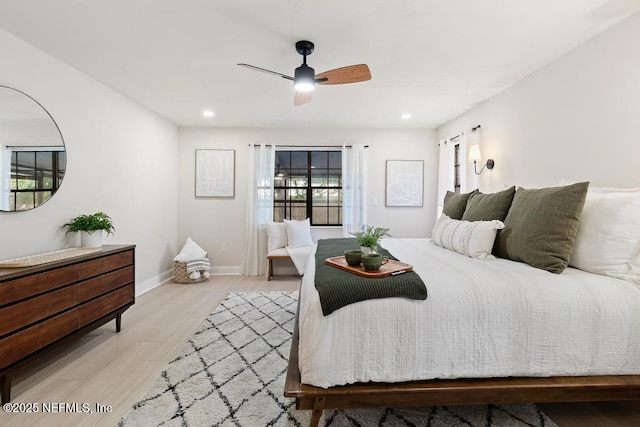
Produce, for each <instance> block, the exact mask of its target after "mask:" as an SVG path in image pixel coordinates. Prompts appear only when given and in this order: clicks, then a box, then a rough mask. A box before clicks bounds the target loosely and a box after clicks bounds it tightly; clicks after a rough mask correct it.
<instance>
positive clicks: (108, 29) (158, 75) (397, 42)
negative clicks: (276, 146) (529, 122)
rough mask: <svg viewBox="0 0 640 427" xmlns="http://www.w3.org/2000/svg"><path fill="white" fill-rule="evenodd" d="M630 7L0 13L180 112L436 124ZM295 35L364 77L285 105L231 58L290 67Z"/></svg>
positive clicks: (258, 0) (160, 109)
mask: <svg viewBox="0 0 640 427" xmlns="http://www.w3.org/2000/svg"><path fill="white" fill-rule="evenodd" d="M638 10H640V1H638V0H446V1H445V0H439V1H436V0H404V1H401V0H395V1H393V0H323V1H320V0H315V1H311V0H268V1H267V0H244V1H239V0H90V1H88V0H55V1H50V0H0V27H1V28H3V29H5V30H7V31H9V32H10V33H13V34H14V35H16V36H18V37H20V38H21V39H23V40H25V41H27V42H28V43H31V44H32V45H34V46H36V47H38V48H40V49H41V50H43V51H45V52H47V53H49V54H50V55H52V56H54V57H56V58H58V59H60V60H61V61H63V62H65V63H67V64H69V65H71V66H73V67H74V68H76V69H78V70H80V71H81V72H83V73H85V74H87V75H89V76H91V77H93V78H95V79H96V80H98V81H100V82H102V83H104V84H106V85H107V86H110V87H111V88H113V89H115V90H116V91H118V92H120V93H122V94H124V95H125V96H127V97H129V98H131V99H133V100H135V101H137V102H138V103H140V104H142V105H144V106H146V107H148V108H149V109H151V110H153V111H155V112H157V113H158V114H160V115H161V116H163V117H166V118H167V119H169V120H171V121H172V122H174V123H176V124H177V125H181V126H215V127H274V128H284V127H315V128H324V127H366V128H387V127H391V128H395V127H399V128H403V127H411V128H416V127H417V128H434V127H437V126H439V125H440V124H442V123H444V122H446V121H447V120H450V119H452V118H454V117H456V116H458V115H460V114H462V113H463V112H465V111H467V110H468V109H470V108H472V107H473V106H474V105H476V104H478V103H479V102H481V101H483V100H484V99H487V98H488V97H490V96H492V95H494V94H496V93H497V92H499V91H501V90H503V89H504V88H506V87H508V86H509V85H511V84H513V83H515V82H517V81H518V80H520V79H522V78H523V77H525V76H527V75H528V74H530V73H532V72H533V71H535V70H537V69H539V68H540V67H542V66H544V65H545V64H548V63H549V62H550V61H552V60H554V59H555V58H557V57H559V56H560V55H562V54H564V53H565V52H567V51H569V50H571V49H573V48H574V47H576V46H577V45H579V44H581V43H582V42H584V41H585V40H587V39H589V38H590V37H592V36H594V35H595V34H597V33H599V32H601V31H603V30H604V29H606V28H607V27H609V26H611V25H612V24H614V23H616V22H617V21H619V20H620V19H622V18H624V17H625V16H627V15H629V14H631V13H633V12H635V11H638ZM303 39H306V40H310V41H312V42H314V43H315V45H316V47H315V52H314V53H313V54H312V55H311V56H309V58H308V63H309V65H311V66H312V67H314V68H315V69H316V72H317V73H319V72H322V71H327V70H329V69H333V68H337V67H341V66H346V65H351V64H359V63H366V64H368V65H369V67H370V69H371V73H372V80H371V81H368V82H363V83H357V84H349V85H338V86H319V87H317V88H316V90H315V92H314V95H313V96H314V100H313V102H312V103H311V104H308V105H304V106H300V107H294V106H293V94H294V90H293V85H292V83H291V82H290V81H288V80H285V79H281V78H278V77H276V76H272V75H269V74H266V73H260V72H256V71H251V70H247V69H244V68H241V67H238V66H237V65H236V64H237V63H241V62H245V63H249V64H252V65H256V66H259V67H263V68H267V69H270V70H274V71H278V72H281V73H284V74H288V75H292V74H293V70H294V69H295V67H297V66H298V65H300V63H301V62H302V57H301V56H300V55H299V54H298V53H297V52H296V51H295V49H294V44H295V42H296V41H297V40H303ZM1 79H2V75H1V74H0V84H2V83H3V82H2V80H1ZM27 89H28V88H27ZM80 95H81V94H78V95H76V96H80ZM70 96H74V94H70ZM203 109H212V110H214V111H215V113H216V115H215V117H213V118H210V119H206V118H204V117H202V116H201V112H202V110H203ZM404 112H410V113H411V114H412V115H413V117H412V118H411V119H410V120H401V119H400V114H401V113H404Z"/></svg>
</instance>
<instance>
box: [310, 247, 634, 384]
mask: <svg viewBox="0 0 640 427" xmlns="http://www.w3.org/2000/svg"><path fill="white" fill-rule="evenodd" d="M383 246H384V247H385V248H386V249H387V250H389V251H390V252H391V253H392V254H393V255H394V256H395V257H397V258H398V259H399V260H401V261H403V262H407V263H410V264H412V265H413V266H414V269H415V271H416V272H417V273H418V274H419V275H420V276H421V277H422V279H423V281H424V282H425V284H426V286H427V291H428V297H427V299H426V300H425V301H415V300H408V299H402V298H387V299H378V300H369V301H363V302H360V303H357V304H352V305H350V306H347V307H344V308H341V309H339V310H337V311H335V312H334V313H332V314H330V315H329V316H326V317H325V316H323V315H322V310H321V308H320V303H319V297H318V293H317V291H316V289H315V286H314V284H313V279H314V275H315V259H314V257H313V256H312V257H310V259H309V262H308V263H307V266H306V267H307V269H306V274H305V275H304V278H303V281H302V287H301V292H300V298H301V305H300V318H299V322H300V323H299V325H300V326H299V327H300V331H299V332H300V351H299V358H300V372H301V374H302V382H303V383H306V384H311V385H315V386H319V387H330V386H335V385H343V384H348V383H353V382H366V381H377V382H398V381H410V380H421V379H433V378H474V377H503V376H556V375H608V374H640V357H639V355H640V289H639V288H638V287H636V286H635V285H633V284H631V283H629V282H626V281H623V280H619V279H613V278H610V277H606V276H600V275H596V274H591V273H586V272H583V271H580V270H576V269H572V268H569V269H567V270H566V271H565V272H564V273H562V274H559V275H556V274H552V273H548V272H546V271H543V270H539V269H535V268H533V267H530V266H528V265H526V264H523V263H516V262H512V261H508V260H504V259H497V260H489V261H487V260H477V259H472V258H467V257H465V256H463V255H459V254H457V253H455V252H452V251H449V250H447V249H442V248H440V247H437V246H434V245H433V244H431V242H430V241H429V240H428V239H385V240H384V242H383Z"/></svg>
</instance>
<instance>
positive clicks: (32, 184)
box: [0, 86, 67, 212]
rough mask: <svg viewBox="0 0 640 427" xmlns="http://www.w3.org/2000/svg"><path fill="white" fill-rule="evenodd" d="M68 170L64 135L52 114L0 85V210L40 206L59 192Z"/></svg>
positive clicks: (24, 96)
mask: <svg viewBox="0 0 640 427" xmlns="http://www.w3.org/2000/svg"><path fill="white" fill-rule="evenodd" d="M66 168H67V155H66V152H65V149H64V140H63V139H62V133H60V129H59V128H58V125H57V124H56V122H55V121H54V120H53V117H51V115H50V114H49V112H48V111H47V110H45V109H44V107H43V106H42V105H40V104H39V103H38V102H37V101H36V100H35V99H33V98H31V97H30V96H29V95H27V94H26V93H24V92H21V91H19V90H17V89H13V88H10V87H6V86H0V211H7V212H9V211H26V210H29V209H33V208H36V207H38V206H40V205H41V204H43V203H44V202H46V201H47V200H49V199H50V198H51V197H52V196H53V195H54V194H55V192H56V191H58V188H60V184H62V178H63V177H64V172H65V170H66Z"/></svg>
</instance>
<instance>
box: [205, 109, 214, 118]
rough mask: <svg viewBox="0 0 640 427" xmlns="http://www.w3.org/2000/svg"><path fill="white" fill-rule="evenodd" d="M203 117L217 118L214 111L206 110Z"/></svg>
mask: <svg viewBox="0 0 640 427" xmlns="http://www.w3.org/2000/svg"><path fill="white" fill-rule="evenodd" d="M202 115H203V116H205V117H213V116H215V113H214V112H213V111H211V110H204V111H203V112H202Z"/></svg>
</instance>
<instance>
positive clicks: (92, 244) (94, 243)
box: [80, 230, 103, 248]
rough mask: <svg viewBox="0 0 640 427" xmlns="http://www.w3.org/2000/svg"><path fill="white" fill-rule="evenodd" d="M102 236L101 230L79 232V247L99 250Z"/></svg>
mask: <svg viewBox="0 0 640 427" xmlns="http://www.w3.org/2000/svg"><path fill="white" fill-rule="evenodd" d="M102 235H103V230H96V231H92V232H88V231H81V232H80V246H82V247H83V248H100V247H102Z"/></svg>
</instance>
